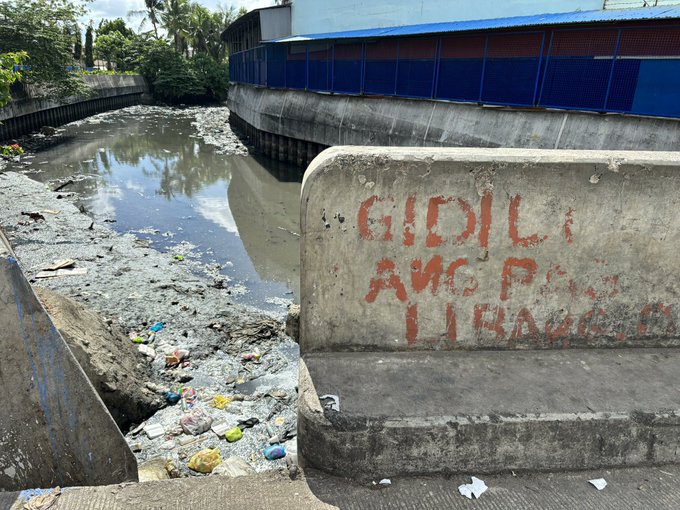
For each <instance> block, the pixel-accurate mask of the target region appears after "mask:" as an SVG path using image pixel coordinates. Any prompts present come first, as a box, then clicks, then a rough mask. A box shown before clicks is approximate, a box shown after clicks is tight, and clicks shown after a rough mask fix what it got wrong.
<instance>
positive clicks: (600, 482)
mask: <svg viewBox="0 0 680 510" xmlns="http://www.w3.org/2000/svg"><path fill="white" fill-rule="evenodd" d="M588 483H589V484H590V485H592V486H593V487H595V488H596V489H597V490H598V491H601V490H602V489H604V488H605V487H606V486H607V480H605V479H604V478H595V479H594V480H588Z"/></svg>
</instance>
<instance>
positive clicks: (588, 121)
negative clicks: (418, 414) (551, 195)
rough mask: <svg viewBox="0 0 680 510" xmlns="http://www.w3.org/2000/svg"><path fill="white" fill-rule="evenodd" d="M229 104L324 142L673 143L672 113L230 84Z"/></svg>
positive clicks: (659, 146)
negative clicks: (609, 111)
mask: <svg viewBox="0 0 680 510" xmlns="http://www.w3.org/2000/svg"><path fill="white" fill-rule="evenodd" d="M228 106H229V109H230V110H231V111H232V112H234V113H235V114H236V115H238V116H239V117H240V118H242V119H243V120H244V121H245V122H247V123H248V124H249V125H251V126H252V127H253V128H255V129H257V130H262V131H264V132H267V133H271V134H274V135H279V136H285V137H290V138H293V139H297V140H303V141H306V142H313V143H316V144H320V145H323V146H336V145H385V146H401V147H518V148H534V149H613V150H658V151H663V150H666V151H670V150H677V147H678V141H680V122H679V121H678V120H677V119H661V118H655V117H639V116H632V115H620V114H610V115H602V114H596V113H588V112H575V111H559V110H554V111H550V110H526V109H512V108H501V107H482V106H478V105H476V104H471V103H453V102H447V101H431V100H422V99H404V98H390V97H370V96H346V95H342V94H322V93H317V92H306V91H303V90H282V89H267V88H263V87H255V86H252V85H246V84H240V83H232V84H231V87H230V89H229V100H228ZM272 157H274V158H276V157H277V156H276V155H273V156H272Z"/></svg>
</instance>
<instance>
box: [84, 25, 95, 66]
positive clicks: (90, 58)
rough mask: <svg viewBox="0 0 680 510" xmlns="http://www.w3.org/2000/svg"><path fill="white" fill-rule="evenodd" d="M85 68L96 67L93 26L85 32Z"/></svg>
mask: <svg viewBox="0 0 680 510" xmlns="http://www.w3.org/2000/svg"><path fill="white" fill-rule="evenodd" d="M85 67H94V49H93V47H92V25H90V26H89V27H87V30H86V31H85Z"/></svg>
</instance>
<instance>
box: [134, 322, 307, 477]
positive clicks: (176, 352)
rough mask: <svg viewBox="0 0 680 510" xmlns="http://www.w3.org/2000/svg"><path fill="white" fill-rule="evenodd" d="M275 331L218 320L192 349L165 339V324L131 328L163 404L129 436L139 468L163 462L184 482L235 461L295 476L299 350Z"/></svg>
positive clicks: (275, 327) (276, 327)
mask: <svg viewBox="0 0 680 510" xmlns="http://www.w3.org/2000/svg"><path fill="white" fill-rule="evenodd" d="M281 327H282V326H281V324H279V323H278V322H277V321H275V320H273V319H264V320H259V321H257V322H253V323H247V324H244V325H241V326H238V327H236V326H234V327H233V329H232V327H231V325H228V324H224V323H221V322H219V321H217V322H213V323H211V324H208V325H207V329H209V330H211V331H212V332H218V333H219V335H220V336H219V337H218V340H217V341H213V342H203V343H202V344H200V345H198V346H196V345H193V346H191V348H189V346H188V343H187V344H185V345H182V346H177V345H175V344H172V343H171V342H169V341H168V340H167V339H166V338H165V334H166V333H168V332H169V329H170V328H171V326H169V325H168V324H167V323H165V322H161V321H156V322H155V323H154V324H153V325H152V326H150V327H149V328H146V329H145V330H144V331H141V332H140V329H139V328H138V329H134V330H131V331H130V333H129V337H130V341H131V342H133V343H136V344H138V349H139V350H140V352H141V353H142V354H144V355H145V356H147V357H148V358H149V361H151V362H152V364H153V367H154V369H155V370H157V371H158V374H159V376H160V378H159V379H160V381H162V383H161V384H159V387H158V388H157V390H158V391H159V392H161V391H162V392H163V395H164V398H165V401H166V403H167V407H166V408H164V409H162V410H160V411H159V412H157V413H156V414H155V415H154V416H153V417H152V418H151V419H149V420H148V421H147V422H145V423H142V424H140V425H139V426H137V427H135V428H134V429H133V430H131V431H130V432H129V434H128V435H127V440H128V443H129V444H130V447H131V449H132V451H133V452H134V453H135V455H136V456H137V458H138V459H139V461H140V463H146V462H150V463H152V464H153V465H160V464H163V465H164V466H165V470H166V472H167V477H182V476H198V475H202V474H203V475H205V474H211V473H213V472H214V471H215V469H216V468H217V467H218V466H220V465H221V464H222V462H223V459H230V458H232V457H238V458H240V459H241V460H242V461H245V462H242V463H241V465H240V466H239V469H238V470H237V472H240V473H241V472H243V471H244V470H245V471H248V470H249V469H250V470H252V472H259V471H265V470H269V469H272V468H280V469H284V468H287V469H288V471H289V473H290V475H291V476H292V477H294V476H296V474H297V443H296V434H297V432H296V431H297V417H296V403H297V380H296V376H297V372H296V369H293V370H291V361H294V359H293V358H294V356H297V352H295V350H294V349H291V346H290V345H288V344H287V343H285V342H282V338H283V337H282V334H281ZM280 335H281V337H280ZM150 351H153V352H150ZM293 366H295V364H293ZM234 462H236V461H234V460H233V459H232V460H231V461H230V465H231V464H234ZM232 471H233V470H232V469H226V474H228V473H230V472H232ZM218 473H220V472H218ZM154 479H157V476H156V477H155V478H154Z"/></svg>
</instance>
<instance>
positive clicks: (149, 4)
mask: <svg viewBox="0 0 680 510" xmlns="http://www.w3.org/2000/svg"><path fill="white" fill-rule="evenodd" d="M144 6H145V7H146V9H142V10H138V11H130V12H128V16H130V17H134V16H144V18H143V19H142V23H141V24H140V26H139V28H140V29H141V28H142V27H143V26H144V23H145V22H146V21H147V20H148V21H149V22H150V23H151V26H153V33H154V36H155V37H156V39H158V25H159V24H160V21H161V20H160V13H161V12H162V11H163V10H164V9H165V2H164V1H163V0H144Z"/></svg>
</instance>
